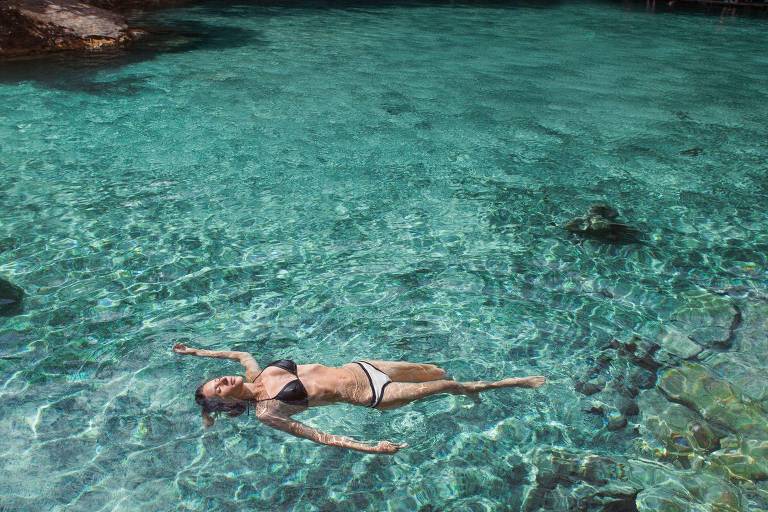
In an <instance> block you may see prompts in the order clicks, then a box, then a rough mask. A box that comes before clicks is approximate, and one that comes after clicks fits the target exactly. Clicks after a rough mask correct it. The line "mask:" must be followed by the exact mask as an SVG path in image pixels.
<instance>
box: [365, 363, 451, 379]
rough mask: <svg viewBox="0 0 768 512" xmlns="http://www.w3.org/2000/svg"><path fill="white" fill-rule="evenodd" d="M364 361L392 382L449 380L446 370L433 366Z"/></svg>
mask: <svg viewBox="0 0 768 512" xmlns="http://www.w3.org/2000/svg"><path fill="white" fill-rule="evenodd" d="M363 361H365V362H366V363H370V364H372V365H373V366H374V367H376V368H378V369H379V370H380V371H382V372H384V373H386V374H387V377H389V378H390V379H392V382H429V381H433V380H446V379H448V377H447V376H446V373H445V370H443V369H442V368H440V367H439V366H435V365H433V364H420V363H409V362H407V361H378V360H375V359H363Z"/></svg>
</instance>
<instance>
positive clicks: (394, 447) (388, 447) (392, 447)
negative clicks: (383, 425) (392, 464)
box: [375, 441, 408, 455]
mask: <svg viewBox="0 0 768 512" xmlns="http://www.w3.org/2000/svg"><path fill="white" fill-rule="evenodd" d="M401 448H408V443H391V442H389V441H379V444H377V445H376V447H375V449H376V453H386V454H388V455H391V454H393V453H397V451H398V450H400V449H401Z"/></svg>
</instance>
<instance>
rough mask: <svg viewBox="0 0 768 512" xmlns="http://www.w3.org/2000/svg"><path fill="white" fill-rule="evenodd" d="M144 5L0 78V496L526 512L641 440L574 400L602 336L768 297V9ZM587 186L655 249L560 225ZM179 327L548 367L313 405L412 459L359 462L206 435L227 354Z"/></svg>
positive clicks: (278, 441)
mask: <svg viewBox="0 0 768 512" xmlns="http://www.w3.org/2000/svg"><path fill="white" fill-rule="evenodd" d="M137 23H138V24H141V23H143V24H151V25H154V26H164V27H169V26H171V27H175V29H177V30H178V31H180V32H181V35H178V34H177V35H172V36H164V37H166V39H168V41H166V43H163V44H167V45H175V46H173V48H170V47H169V48H164V49H165V50H169V51H159V52H158V51H155V50H157V48H153V47H152V44H157V43H152V42H148V43H145V45H146V46H147V47H146V48H144V49H143V50H141V52H140V53H139V54H137V55H134V56H124V57H119V58H118V60H117V61H115V62H110V61H109V59H107V62H101V61H102V60H104V59H103V56H102V57H100V56H98V55H94V56H92V57H90V58H89V57H85V59H84V60H83V59H75V60H73V61H72V62H71V63H70V64H62V63H61V59H58V60H57V61H56V62H57V63H55V64H52V62H53V61H50V60H45V61H42V62H39V61H38V62H32V63H27V64H23V65H19V64H14V65H13V66H11V65H7V66H5V69H4V68H3V67H0V145H1V149H2V153H0V173H2V176H3V179H2V181H1V182H0V208H2V210H0V213H1V215H2V216H1V217H0V220H1V221H2V224H1V225H0V240H2V252H0V276H2V277H4V278H6V279H9V280H11V281H13V282H14V283H16V284H18V285H19V286H21V287H23V288H24V289H25V291H26V293H27V296H26V302H25V305H24V312H23V313H22V314H21V315H17V316H13V317H7V318H0V383H1V386H0V390H1V391H0V400H1V401H2V407H1V408H0V453H2V457H3V464H2V467H1V468H0V508H3V507H5V508H8V509H9V510H30V511H32V510H35V511H37V510H56V511H59V510H61V511H63V510H67V511H69V510H77V511H80V510H82V511H99V510H103V511H110V510H136V511H146V510H211V511H224V510H245V509H246V508H247V509H248V510H334V511H336V510H350V511H351V510H363V509H369V510H403V511H412V510H416V509H419V508H420V507H423V508H422V510H425V511H426V510H434V511H437V510H440V511H442V510H462V511H463V510H518V509H519V508H520V507H521V506H522V502H523V500H524V498H525V494H526V492H527V491H528V490H529V488H530V484H531V482H532V479H533V478H534V476H535V474H536V472H537V470H538V468H537V467H536V465H535V464H534V463H533V462H532V458H531V450H532V449H533V448H535V447H537V446H538V447H550V446H555V447H565V448H569V449H579V450H589V451H595V452H597V453H601V454H606V455H617V454H618V455H633V454H638V453H639V452H638V448H637V446H638V433H637V431H636V430H635V429H634V428H633V424H634V422H636V421H637V419H632V418H630V425H629V426H628V427H627V428H625V429H621V430H618V431H609V430H607V429H606V427H605V425H604V420H603V419H602V418H600V417H599V415H593V414H587V413H585V412H584V411H583V409H584V403H585V397H584V396H582V395H581V394H579V393H577V392H576V391H575V390H574V377H575V376H576V375H580V374H583V372H584V371H585V369H587V368H589V367H590V366H591V365H592V364H593V359H594V356H595V354H596V353H597V351H598V350H599V349H600V348H602V347H604V346H605V345H606V344H607V343H609V342H610V340H611V339H612V338H614V337H619V338H624V339H625V338H626V337H628V336H629V335H631V334H632V333H638V334H640V335H642V336H646V337H649V338H651V339H653V337H654V336H656V333H657V332H658V331H659V328H660V326H662V325H663V324H664V323H665V322H666V321H667V320H669V319H670V315H672V312H674V311H675V310H678V309H679V308H680V307H685V306H686V300H688V298H689V297H691V295H692V294H694V295H695V294H697V293H707V292H709V291H722V290H729V289H737V290H740V292H739V293H743V294H746V295H748V296H750V297H761V296H762V297H765V294H766V293H768V289H767V288H768V286H766V277H767V276H766V252H767V251H768V231H766V227H768V213H767V212H766V208H765V205H766V193H768V174H767V173H766V170H767V169H766V161H768V148H767V147H766V140H768V138H767V137H766V120H768V93H767V92H766V91H768V81H767V79H766V77H768V57H767V56H766V53H765V48H766V46H765V44H766V25H765V20H759V19H744V18H731V17H727V18H718V17H716V16H701V15H692V14H686V15H681V14H665V15H653V14H649V13H646V12H643V11H628V10H623V9H622V8H621V7H620V6H616V5H610V4H608V5H606V4H590V3H568V4H563V5H558V4H552V5H547V6H540V7H534V6H526V5H510V6H504V5H492V6H484V5H473V6H465V5H395V4H390V5H380V6H377V5H366V6H364V7H344V8H330V7H328V6H303V7H302V6H291V7H285V6H276V5H271V6H236V7H226V6H224V5H209V6H206V7H190V8H184V9H179V10H172V11H165V12H161V13H155V14H153V15H151V18H149V19H144V20H137ZM142 52H143V53H142ZM89 59H90V60H89ZM121 59H122V60H121ZM0 66H3V65H0ZM46 66H50V67H46ZM45 69H47V70H48V71H44V70H45ZM695 148H699V149H698V150H696V149H695ZM687 150H691V151H687ZM685 151H687V153H682V152H685ZM600 201H607V202H609V203H611V204H613V205H614V206H616V207H617V208H618V209H619V211H620V212H621V215H622V217H621V218H622V220H624V221H626V222H627V223H629V224H631V225H633V226H635V227H637V228H639V229H640V230H641V231H642V233H643V234H644V238H643V243H641V244H628V245H603V244H600V243H598V242H595V241H590V240H587V241H584V242H582V243H577V240H576V239H573V238H571V237H569V235H568V234H567V233H566V232H565V231H564V230H563V228H562V225H563V224H564V223H565V222H566V221H567V220H568V219H570V218H572V217H574V216H576V215H581V214H583V213H584V212H585V211H586V209H587V208H588V207H589V205H590V204H592V203H594V202H600ZM734 287H735V288H734ZM176 341H183V342H186V343H188V344H190V345H193V346H201V347H205V348H212V349H224V348H234V349H244V350H250V351H252V352H254V353H255V355H256V358H257V359H258V360H259V361H260V362H262V364H263V363H266V362H267V361H270V360H272V359H277V358H282V357H287V358H293V359H296V360H297V361H298V362H299V363H302V362H322V363H325V364H334V365H335V364H342V363H345V362H348V361H351V360H355V359H358V358H376V359H407V360H414V361H430V362H435V363H438V364H441V365H443V366H445V368H447V369H448V370H449V372H450V373H451V374H452V375H453V376H455V377H456V378H460V379H474V378H486V379H495V378H500V377H503V376H509V375H523V374H532V373H533V374H546V375H547V376H548V377H549V379H550V384H549V385H548V386H547V387H546V388H544V390H543V391H526V390H500V391H495V392H491V393H488V394H486V395H484V396H483V400H482V403H475V402H474V401H472V400H470V399H467V398H464V397H454V396H446V397H439V398H434V399H432V400H429V401H425V402H422V403H418V404H413V405H410V406H408V407H405V408H402V409H399V410H396V411H389V412H384V413H383V412H379V411H371V410H368V409H363V408H353V407H348V406H337V407H329V408H321V409H313V410H310V411H309V412H307V413H305V414H303V415H302V416H300V417H299V419H300V420H302V421H304V422H306V423H308V424H311V425H313V426H315V427H316V428H320V429H322V430H325V431H328V432H332V433H338V434H347V435H353V436H358V437H359V438H361V439H365V440H371V441H373V440H379V439H391V440H394V441H407V442H408V443H410V444H411V447H410V448H408V449H406V450H404V451H402V452H401V453H399V454H398V455H396V456H394V457H377V456H371V455H365V454H360V453H356V452H349V451H342V450H338V449H334V448H328V447H322V446H318V445H314V444H312V443H310V442H309V441H304V440H299V439H295V438H290V437H287V436H286V435H284V434H282V433H279V432H276V431H271V430H269V429H267V428H266V427H264V426H262V425H260V424H259V423H258V422H257V421H255V420H254V419H253V418H248V419H245V418H242V417H241V418H240V419H238V420H222V421H219V422H218V423H217V425H216V427H215V428H214V429H212V430H211V431H209V432H206V433H203V431H202V428H201V425H200V421H199V413H198V411H197V409H196V407H195V405H194V403H193V400H192V392H193V390H194V388H195V387H196V386H197V385H198V384H199V383H200V382H201V381H202V380H203V379H204V378H206V377H208V376H213V375H216V374H219V373H224V374H226V373H231V372H233V371H236V370H237V366H235V365H233V364H231V363H226V362H223V361H218V360H203V359H196V358H181V357H175V356H174V355H173V354H172V353H171V352H170V346H171V344H172V343H173V342H176ZM750 499H752V500H753V501H751V502H750V503H751V504H752V505H755V506H757V505H756V504H759V502H758V501H754V500H755V499H757V498H754V497H753V498H750ZM5 508H4V510H5Z"/></svg>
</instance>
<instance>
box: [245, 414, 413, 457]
mask: <svg viewBox="0 0 768 512" xmlns="http://www.w3.org/2000/svg"><path fill="white" fill-rule="evenodd" d="M259 419H260V420H261V421H262V422H264V423H265V424H267V425H269V426H270V427H272V428H276V429H278V430H282V431H283V432H287V433H289V434H291V435H294V436H296V437H302V438H304V439H309V440H310V441H314V442H316V443H320V444H324V445H328V446H337V447H339V448H349V449H350V450H357V451H359V452H365V453H386V454H393V453H397V451H398V450H400V449H401V448H405V447H407V446H408V445H407V444H405V443H402V444H401V443H391V442H389V441H379V442H378V443H377V444H368V443H362V442H360V441H355V440H354V439H351V438H349V437H345V436H336V435H333V434H327V433H325V432H321V431H319V430H317V429H314V428H312V427H310V426H307V425H304V424H303V423H300V422H298V421H295V420H292V419H289V418H285V417H282V416H276V415H273V414H267V415H260V416H259Z"/></svg>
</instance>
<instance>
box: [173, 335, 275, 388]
mask: <svg viewBox="0 0 768 512" xmlns="http://www.w3.org/2000/svg"><path fill="white" fill-rule="evenodd" d="M173 351H174V352H176V353H177V354H184V355H190V356H200V357H216V358H218V359H232V360H234V361H239V362H240V364H242V365H243V366H245V370H246V377H248V380H253V379H255V378H256V376H257V375H258V374H259V372H260V371H261V369H260V368H259V364H258V363H257V362H256V360H255V359H254V358H253V356H252V355H251V354H249V353H248V352H237V351H234V350H205V349H202V348H192V347H188V346H186V345H184V344H183V343H176V344H175V345H174V346H173Z"/></svg>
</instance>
